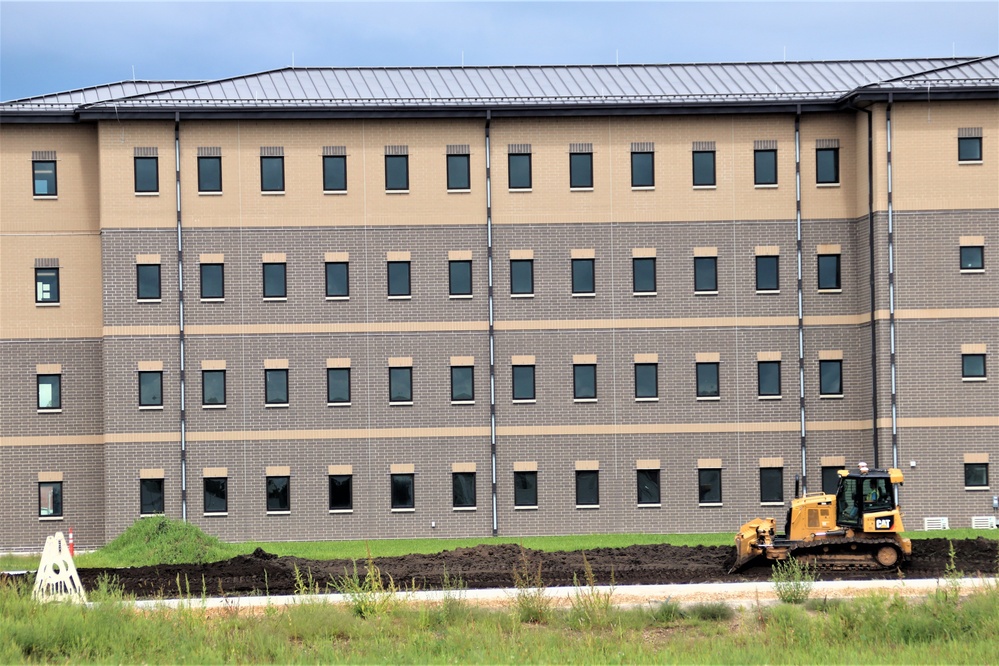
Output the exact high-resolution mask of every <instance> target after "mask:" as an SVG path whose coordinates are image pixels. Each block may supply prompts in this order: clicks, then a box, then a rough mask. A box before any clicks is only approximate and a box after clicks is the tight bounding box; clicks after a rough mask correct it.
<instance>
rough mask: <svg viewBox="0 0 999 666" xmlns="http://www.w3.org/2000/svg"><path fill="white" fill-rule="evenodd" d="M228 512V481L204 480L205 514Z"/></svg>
mask: <svg viewBox="0 0 999 666" xmlns="http://www.w3.org/2000/svg"><path fill="white" fill-rule="evenodd" d="M228 510H229V479H205V513H225V512H226V511H228Z"/></svg>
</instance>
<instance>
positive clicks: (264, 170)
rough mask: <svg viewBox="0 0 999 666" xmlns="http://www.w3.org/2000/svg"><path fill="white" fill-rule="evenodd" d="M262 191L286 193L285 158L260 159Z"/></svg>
mask: <svg viewBox="0 0 999 666" xmlns="http://www.w3.org/2000/svg"><path fill="white" fill-rule="evenodd" d="M260 191H261V192H284V157H283V156H280V157H261V158H260Z"/></svg>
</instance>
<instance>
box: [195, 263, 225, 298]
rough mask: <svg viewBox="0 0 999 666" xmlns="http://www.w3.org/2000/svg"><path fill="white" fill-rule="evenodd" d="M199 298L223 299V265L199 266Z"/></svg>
mask: <svg viewBox="0 0 999 666" xmlns="http://www.w3.org/2000/svg"><path fill="white" fill-rule="evenodd" d="M201 298H204V299H222V298H225V267H224V265H223V264H201Z"/></svg>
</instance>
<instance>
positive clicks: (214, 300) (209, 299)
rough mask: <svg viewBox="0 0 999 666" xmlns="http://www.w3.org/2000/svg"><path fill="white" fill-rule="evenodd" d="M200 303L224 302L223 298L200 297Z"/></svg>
mask: <svg viewBox="0 0 999 666" xmlns="http://www.w3.org/2000/svg"><path fill="white" fill-rule="evenodd" d="M201 302H202V303H225V299H224V298H202V299H201Z"/></svg>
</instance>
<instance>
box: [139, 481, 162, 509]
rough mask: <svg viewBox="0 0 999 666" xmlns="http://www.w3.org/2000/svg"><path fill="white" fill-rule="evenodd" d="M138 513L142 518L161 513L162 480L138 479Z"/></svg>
mask: <svg viewBox="0 0 999 666" xmlns="http://www.w3.org/2000/svg"><path fill="white" fill-rule="evenodd" d="M139 513H140V514H142V515H143V516H152V515H156V514H161V513H163V479H139Z"/></svg>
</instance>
